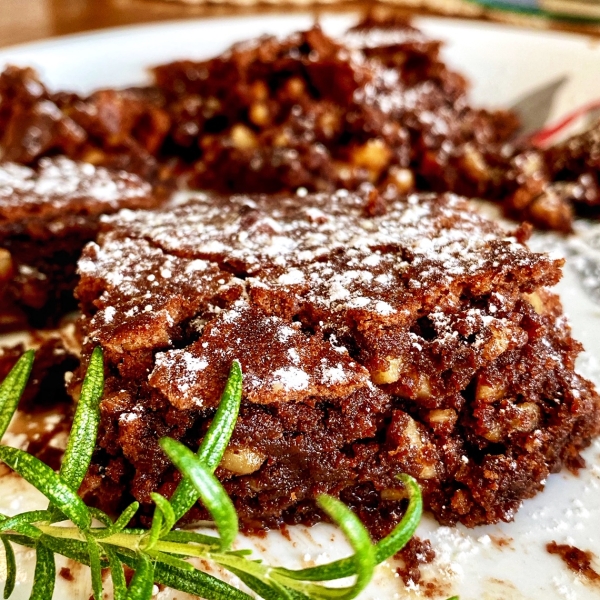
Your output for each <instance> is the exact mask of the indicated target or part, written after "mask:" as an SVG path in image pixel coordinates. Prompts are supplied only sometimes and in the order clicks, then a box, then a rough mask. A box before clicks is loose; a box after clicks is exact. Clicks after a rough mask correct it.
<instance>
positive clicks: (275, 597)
mask: <svg viewBox="0 0 600 600" xmlns="http://www.w3.org/2000/svg"><path fill="white" fill-rule="evenodd" d="M228 570H229V571H231V572H232V573H233V574H234V575H237V577H239V578H240V579H241V581H243V582H244V583H245V584H246V585H247V586H248V587H249V588H250V589H251V590H252V591H253V592H256V593H257V594H258V595H259V596H260V597H261V598H263V599H264V600H287V598H288V597H287V595H286V594H285V593H283V594H282V592H281V591H280V590H279V589H277V588H274V587H271V586H270V585H269V584H268V583H265V582H264V581H262V580H261V579H259V578H258V577H254V575H250V573H246V572H245V571H242V570H240V569H236V568H234V567H228Z"/></svg>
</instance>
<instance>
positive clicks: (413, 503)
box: [375, 474, 423, 564]
mask: <svg viewBox="0 0 600 600" xmlns="http://www.w3.org/2000/svg"><path fill="white" fill-rule="evenodd" d="M398 479H399V480H400V481H401V482H402V483H403V484H404V487H405V488H406V491H407V493H408V507H407V509H406V512H405V513H404V516H403V517H402V520H401V521H400V523H398V525H396V527H394V530H393V531H392V533H390V534H389V535H388V536H386V537H384V538H383V539H382V540H381V541H380V542H379V543H378V544H377V549H376V552H375V560H376V561H377V564H379V563H382V562H383V561H384V560H387V559H388V558H391V557H392V556H394V554H396V552H399V551H400V550H402V548H404V546H406V544H407V543H408V540H410V538H411V537H412V536H413V535H414V533H415V531H416V530H417V527H418V526H419V521H420V520H421V516H422V515H423V497H422V495H421V489H420V488H419V484H418V483H417V481H416V480H415V479H414V478H413V477H411V476H410V475H405V474H402V475H398Z"/></svg>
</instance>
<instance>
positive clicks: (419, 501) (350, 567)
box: [276, 475, 423, 581]
mask: <svg viewBox="0 0 600 600" xmlns="http://www.w3.org/2000/svg"><path fill="white" fill-rule="evenodd" d="M398 479H400V480H401V481H402V483H403V484H404V486H405V487H406V490H407V492H408V507H407V509H406V512H405V513H404V516H403V517H402V520H401V521H400V523H398V525H396V527H394V529H393V531H392V533H390V534H389V535H388V536H386V537H384V538H383V539H382V540H380V541H379V542H378V543H377V544H376V546H375V562H376V564H380V563H382V562H383V561H384V560H387V559H388V558H390V557H392V556H394V554H396V553H397V552H399V551H400V550H402V548H404V546H405V545H406V543H407V542H408V540H410V538H411V537H412V536H413V535H414V533H415V531H416V529H417V526H418V525H419V521H420V520H421V515H422V514H423V498H422V496H421V490H420V489H419V484H418V483H417V482H416V480H415V479H413V478H412V477H411V476H410V475H399V476H398ZM276 571H277V572H278V573H282V574H284V575H285V576H286V577H289V578H291V579H297V580H299V581H333V580H335V579H342V578H343V577H349V576H351V575H354V574H355V570H354V563H353V561H352V557H348V558H342V559H340V560H336V561H333V562H330V563H327V564H325V565H320V566H318V567H309V568H307V569H298V570H294V569H285V568H283V567H276Z"/></svg>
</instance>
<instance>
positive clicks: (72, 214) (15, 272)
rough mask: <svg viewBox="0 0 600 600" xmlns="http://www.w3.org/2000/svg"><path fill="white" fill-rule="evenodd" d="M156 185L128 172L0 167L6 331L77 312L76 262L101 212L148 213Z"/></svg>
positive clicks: (63, 161)
mask: <svg viewBox="0 0 600 600" xmlns="http://www.w3.org/2000/svg"><path fill="white" fill-rule="evenodd" d="M158 203H159V199H158V198H157V197H156V196H155V195H154V194H153V193H152V190H151V186H150V185H149V184H148V183H146V182H145V181H143V180H142V179H140V178H139V177H138V176H136V175H132V174H130V173H126V172H124V171H117V170H109V169H105V168H103V167H95V166H94V165H91V164H89V163H80V162H74V161H72V160H70V159H68V158H66V157H55V158H43V159H41V160H40V162H39V165H38V166H37V167H36V168H35V169H32V168H30V167H26V166H23V165H18V164H15V163H0V306H1V308H0V326H1V327H2V328H3V329H14V328H16V327H22V326H23V325H24V324H26V323H29V324H31V325H34V326H37V327H42V326H47V325H51V324H53V323H54V322H56V319H57V318H58V317H59V316H61V315H62V314H64V313H65V312H66V311H68V310H73V309H75V308H76V302H75V300H74V298H73V289H74V288H75V280H76V272H75V271H76V262H77V259H78V258H79V255H80V254H81V250H82V248H83V246H84V245H85V244H86V243H87V242H89V241H90V240H93V239H94V238H95V236H96V233H97V230H98V218H99V216H100V215H101V214H104V213H111V212H116V211H117V210H119V209H120V208H124V207H129V208H150V207H153V206H156V205H157V204H158Z"/></svg>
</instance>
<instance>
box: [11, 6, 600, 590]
mask: <svg viewBox="0 0 600 600" xmlns="http://www.w3.org/2000/svg"><path fill="white" fill-rule="evenodd" d="M353 21H354V17H352V16H339V15H338V16H331V17H324V18H323V19H322V24H323V26H324V28H325V30H326V31H328V32H331V33H336V32H341V31H342V30H343V29H345V28H346V27H347V26H348V25H349V24H350V23H352V22H353ZM311 23H312V17H310V16H309V15H305V16H298V15H293V16H268V17H253V18H234V19H216V20H210V21H186V22H175V23H166V24H161V25H152V26H143V27H130V28H122V29H113V30H107V31H103V32H99V33H93V34H86V35H77V36H69V37H65V38H61V39H56V40H50V41H45V42H40V43H35V44H28V45H26V46H20V47H15V48H8V49H5V50H3V51H0V65H2V64H5V63H13V64H19V65H33V66H35V67H36V68H38V69H39V71H40V72H41V74H42V77H43V79H44V80H45V81H47V82H48V83H49V84H50V85H51V87H53V88H56V89H58V88H65V89H73V90H76V91H80V92H89V91H91V90H92V89H94V88H97V87H101V86H113V87H114V86H125V85H132V84H138V83H143V82H145V81H147V76H146V73H145V67H147V66H150V65H153V64H157V63H161V62H165V61H169V60H173V59H176V58H204V57H209V56H212V55H214V54H217V53H219V52H220V51H222V50H224V49H225V48H226V47H227V46H228V45H230V44H231V43H233V42H235V41H238V40H241V39H245V38H249V37H253V36H256V35H259V34H262V33H276V34H285V33H287V32H291V31H293V30H296V29H301V28H304V27H308V26H309V25H310V24H311ZM419 25H420V26H422V27H423V29H425V31H426V32H427V33H429V34H431V35H432V36H435V37H439V38H441V39H444V40H446V41H447V46H446V49H445V51H444V56H445V57H446V58H447V60H448V61H449V62H450V63H451V64H452V65H453V66H455V67H456V68H458V69H460V70H461V71H462V72H464V73H466V74H467V75H468V76H469V78H470V79H471V80H472V81H473V94H472V95H473V100H474V101H475V102H476V103H478V104H482V105H487V106H510V105H512V104H513V103H514V102H516V101H517V100H519V99H520V98H522V97H524V96H526V95H527V94H529V93H531V92H532V90H535V89H536V88H538V87H543V86H544V85H547V84H548V83H551V82H554V81H556V80H558V79H560V78H562V77H566V78H567V81H566V83H565V84H564V85H563V86H562V87H561V88H560V90H559V91H558V92H557V94H556V95H555V98H554V102H553V105H552V107H551V110H550V112H549V114H550V117H551V118H553V117H556V116H558V115H560V114H563V113H564V112H566V111H567V110H569V109H571V108H573V107H575V106H578V105H580V104H582V103H584V102H585V101H587V100H591V99H596V98H598V97H600V78H599V77H598V74H599V73H600V46H598V44H597V42H592V41H591V40H589V39H587V38H584V37H576V36H570V35H564V34H558V33H540V32H530V31H521V30H517V29H510V28H505V27H500V26H496V25H490V24H479V23H477V24H475V23H462V22H458V21H454V22H451V21H445V20H440V19H420V20H419ZM535 244H542V245H545V246H547V247H550V248H552V249H553V250H556V251H558V252H562V253H564V252H567V251H568V250H569V248H568V244H565V243H563V242H562V241H561V240H560V239H558V238H556V237H553V236H540V238H539V239H536V240H535ZM559 291H560V293H561V295H562V298H563V301H564V304H565V309H566V312H567V313H568V314H569V316H570V317H571V320H572V323H573V330H574V333H575V336H576V337H577V339H579V340H581V341H582V342H583V343H584V345H585V347H586V349H587V350H588V353H587V354H586V355H585V356H584V357H583V360H582V361H581V362H580V365H581V368H582V369H583V370H584V371H585V373H586V374H587V376H589V377H593V378H595V379H596V381H597V382H600V376H599V373H600V370H599V368H598V364H597V363H596V361H595V358H596V357H600V307H599V306H598V305H597V304H594V303H593V302H592V301H591V300H590V299H589V298H588V297H587V296H586V295H585V294H584V293H583V291H582V288H581V287H580V284H579V282H578V280H577V275H576V271H575V270H574V269H573V268H572V267H571V266H569V265H568V266H567V268H566V269H565V277H564V279H563V281H562V282H561V284H560V285H559ZM585 457H586V459H587V461H588V468H587V469H585V470H583V471H582V472H581V474H580V475H579V477H574V476H572V475H570V474H568V473H561V474H558V475H553V476H551V477H550V478H549V480H548V483H547V486H546V489H545V491H544V492H543V493H541V494H538V495H537V496H536V497H535V498H534V499H532V500H528V501H526V502H525V503H524V505H523V507H522V508H521V510H520V511H519V513H518V514H517V515H516V518H515V520H514V522H512V523H509V524H500V525H496V526H488V527H480V528H476V529H473V530H467V529H465V528H462V527H457V528H445V527H439V526H438V525H437V523H435V522H434V521H433V519H431V518H425V519H424V520H423V522H422V524H421V527H420V535H422V536H423V537H429V539H430V540H431V541H432V543H433V546H434V548H435V550H436V552H437V559H436V560H435V562H434V563H433V564H432V565H430V566H428V567H426V568H424V569H423V573H424V581H430V582H432V581H433V582H435V584H436V585H437V587H438V589H439V594H438V595H437V596H436V595H434V596H433V598H434V599H435V598H447V597H448V596H450V595H451V594H453V593H456V594H460V597H461V600H476V599H487V600H518V599H528V600H535V599H541V598H544V599H545V600H562V599H565V600H592V599H593V598H598V597H600V587H594V586H592V585H591V584H589V583H585V582H584V581H582V580H580V579H579V578H578V577H577V576H575V575H574V574H572V573H571V572H570V571H569V570H568V569H566V568H565V567H564V565H563V564H562V562H561V561H560V560H559V559H558V558H557V557H555V556H551V555H549V554H548V553H547V552H546V550H545V544H546V543H547V542H549V541H551V540H555V541H557V542H559V543H570V544H574V545H576V546H578V547H580V548H582V549H585V550H591V551H592V552H593V553H594V554H595V556H596V562H595V566H596V568H597V569H599V570H600V443H599V442H596V443H595V444H594V445H593V446H592V447H591V448H590V449H589V450H588V451H587V452H586V453H585ZM43 506H44V504H43V500H42V499H41V498H40V496H39V495H38V494H37V493H35V492H32V491H31V490H30V489H29V487H28V485H27V484H24V483H22V482H21V481H19V480H18V479H17V478H16V477H14V476H12V475H9V476H5V477H3V478H2V479H1V480H0V510H2V511H6V512H8V513H12V512H15V511H16V510H25V509H26V508H34V507H38V508H41V507H43ZM291 538H292V542H291V543H290V541H288V540H286V539H285V538H283V537H282V536H281V535H280V534H279V533H272V534H269V536H268V537H267V539H264V540H263V539H260V540H257V539H254V540H247V539H243V538H241V539H240V541H239V546H240V547H243V546H246V547H247V546H251V545H253V546H254V547H255V548H257V549H258V550H259V552H260V553H261V554H262V555H263V556H264V557H265V558H266V559H267V560H269V561H271V562H274V563H276V562H280V563H283V564H286V565H288V566H294V565H298V566H299V565H303V564H307V563H310V562H311V561H313V560H316V561H321V560H325V559H330V558H331V557H334V556H340V555H342V554H343V553H344V551H345V549H346V546H345V543H344V541H343V540H342V539H340V537H339V535H336V534H335V533H334V532H332V529H331V528H330V527H328V526H326V525H320V526H317V527H314V528H312V529H310V530H306V529H304V528H300V527H298V528H295V529H293V530H292V531H291ZM18 560H19V561H20V564H29V567H30V568H31V556H30V555H29V556H28V555H27V553H24V555H22V556H20V557H19V559H18ZM394 571H395V565H394V564H393V563H389V564H387V565H383V566H381V567H379V569H378V571H377V575H376V577H375V579H374V581H373V583H372V584H371V586H370V587H369V589H368V590H367V591H366V592H364V593H363V594H362V596H361V598H362V599H363V600H367V599H371V600H379V599H386V598H422V597H425V594H424V588H422V587H419V586H415V587H414V589H413V590H412V591H408V590H406V589H405V587H404V586H403V585H402V582H401V580H399V579H398V578H397V577H395V576H394ZM0 575H1V574H0ZM76 575H77V577H76V582H75V583H70V584H67V583H66V582H65V581H64V580H62V579H61V578H59V584H60V587H59V589H58V590H57V591H56V592H55V595H54V598H72V599H73V600H77V599H79V598H85V599H87V598H88V597H89V594H90V590H89V588H88V587H87V586H88V585H89V582H88V575H87V569H86V568H84V567H82V568H80V569H78V570H77V571H76ZM30 582H31V570H29V571H27V570H21V571H20V575H19V582H18V591H17V593H16V594H15V597H16V598H26V597H27V591H28V589H29V586H30V585H31V583H30ZM184 596H185V595H183V594H181V593H179V592H177V593H175V594H170V593H167V592H160V593H159V594H158V597H160V598H172V597H176V598H178V599H179V600H182V598H184ZM427 597H430V596H427Z"/></svg>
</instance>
